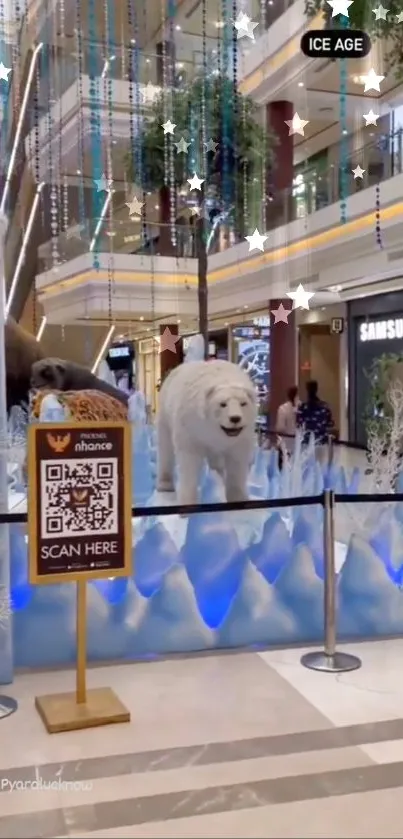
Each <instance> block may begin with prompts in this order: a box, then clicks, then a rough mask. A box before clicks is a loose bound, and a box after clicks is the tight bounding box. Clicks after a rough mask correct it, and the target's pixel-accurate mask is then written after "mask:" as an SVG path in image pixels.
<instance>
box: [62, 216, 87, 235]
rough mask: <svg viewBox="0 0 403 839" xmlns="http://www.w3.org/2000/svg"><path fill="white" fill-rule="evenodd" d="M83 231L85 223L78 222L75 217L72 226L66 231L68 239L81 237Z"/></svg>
mask: <svg viewBox="0 0 403 839" xmlns="http://www.w3.org/2000/svg"><path fill="white" fill-rule="evenodd" d="M82 231H83V225H82V224H78V223H77V222H76V220H75V219H73V221H72V223H71V225H70V227H68V228H67V230H66V231H65V236H66V239H80V238H81V233H82Z"/></svg>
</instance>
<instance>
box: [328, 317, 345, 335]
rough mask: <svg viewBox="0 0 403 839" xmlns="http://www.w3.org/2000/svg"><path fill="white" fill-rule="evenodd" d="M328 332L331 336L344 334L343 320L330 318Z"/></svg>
mask: <svg viewBox="0 0 403 839" xmlns="http://www.w3.org/2000/svg"><path fill="white" fill-rule="evenodd" d="M330 332H331V333H332V335H341V334H342V332H344V318H332V320H331V323H330Z"/></svg>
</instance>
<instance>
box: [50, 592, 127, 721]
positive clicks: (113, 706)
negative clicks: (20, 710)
mask: <svg viewBox="0 0 403 839" xmlns="http://www.w3.org/2000/svg"><path fill="white" fill-rule="evenodd" d="M86 659H87V583H86V581H85V580H78V582H77V671H76V691H75V693H53V694H52V693H51V694H49V695H48V696H37V697H35V707H36V709H37V711H38V713H39V716H40V717H41V719H42V721H43V722H44V724H45V727H46V729H47V730H48V732H49V734H57V733H58V732H59V731H76V730H77V729H80V728H95V726H97V725H110V724H111V723H115V722H130V713H129V711H128V710H127V708H125V706H124V705H123V704H122V702H121V701H120V699H118V697H117V696H116V694H115V693H114V692H113V690H111V688H93V689H92V690H87V684H86V665H87V660H86Z"/></svg>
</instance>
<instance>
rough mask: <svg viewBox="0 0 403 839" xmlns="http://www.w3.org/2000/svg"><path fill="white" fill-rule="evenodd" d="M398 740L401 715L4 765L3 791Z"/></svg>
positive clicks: (1, 770) (401, 729) (1, 771)
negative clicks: (18, 785)
mask: <svg viewBox="0 0 403 839" xmlns="http://www.w3.org/2000/svg"><path fill="white" fill-rule="evenodd" d="M400 739H403V719H395V720H385V721H382V722H377V723H362V724H357V725H349V726H344V727H341V728H326V729H318V730H315V731H302V732H296V733H293V734H280V735H276V736H270V737H253V738H248V739H245V740H231V741H229V742H222V743H220V742H217V743H206V744H205V745H198V746H184V747H177V748H170V749H156V750H152V751H147V752H129V753H127V754H116V755H105V757H96V758H83V759H81V760H68V761H60V762H57V763H56V762H54V763H45V764H43V765H36V766H35V765H31V766H13V767H10V768H8V769H7V768H0V792H1V791H4V790H5V791H7V784H6V785H5V786H4V781H3V779H8V781H9V782H15V781H19V782H27V781H34V780H37V778H38V777H40V778H41V779H42V780H43V781H44V782H46V783H48V782H50V781H58V780H63V781H85V780H88V779H91V780H93V779H96V778H113V777H116V776H122V775H131V774H134V773H141V772H159V771H161V770H168V769H181V768H185V767H190V766H206V765H210V764H217V763H228V762H232V761H242V760H252V759H256V758H265V757H270V756H275V755H290V754H297V753H303V752H310V751H320V750H326V749H340V748H346V747H349V746H361V745H365V744H370V743H380V742H384V741H388V740H400Z"/></svg>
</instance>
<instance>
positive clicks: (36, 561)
mask: <svg viewBox="0 0 403 839" xmlns="http://www.w3.org/2000/svg"><path fill="white" fill-rule="evenodd" d="M28 480H29V487H28V538H29V569H30V581H31V583H56V582H62V581H63V580H66V581H74V580H78V579H83V578H86V579H96V578H100V577H118V576H127V575H129V574H130V573H131V568H130V566H131V555H132V531H131V446H130V428H129V425H128V424H126V423H105V424H102V423H82V422H81V423H56V424H49V423H40V424H38V425H32V426H30V428H29V441H28Z"/></svg>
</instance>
